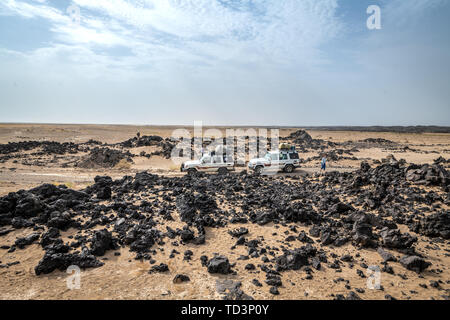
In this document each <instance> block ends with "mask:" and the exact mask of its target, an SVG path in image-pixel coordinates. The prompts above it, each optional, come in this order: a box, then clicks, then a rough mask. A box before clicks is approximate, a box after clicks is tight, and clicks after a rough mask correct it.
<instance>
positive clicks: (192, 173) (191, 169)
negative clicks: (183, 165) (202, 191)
mask: <svg viewBox="0 0 450 320" xmlns="http://www.w3.org/2000/svg"><path fill="white" fill-rule="evenodd" d="M187 173H188V174H190V175H194V174H196V173H197V170H196V169H194V168H190V169H188V171H187Z"/></svg>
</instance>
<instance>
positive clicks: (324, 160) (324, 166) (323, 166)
mask: <svg viewBox="0 0 450 320" xmlns="http://www.w3.org/2000/svg"><path fill="white" fill-rule="evenodd" d="M326 170H327V158H326V157H325V155H323V156H322V161H321V162H320V171H321V172H325V171H326Z"/></svg>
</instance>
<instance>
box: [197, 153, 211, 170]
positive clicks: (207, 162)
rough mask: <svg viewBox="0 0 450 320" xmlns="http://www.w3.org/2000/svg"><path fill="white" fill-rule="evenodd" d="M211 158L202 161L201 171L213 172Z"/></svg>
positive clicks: (207, 157) (204, 158)
mask: <svg viewBox="0 0 450 320" xmlns="http://www.w3.org/2000/svg"><path fill="white" fill-rule="evenodd" d="M211 161H212V159H211V156H203V157H202V158H201V160H200V166H199V168H198V169H199V171H205V172H207V171H211V170H213V167H212V164H211Z"/></svg>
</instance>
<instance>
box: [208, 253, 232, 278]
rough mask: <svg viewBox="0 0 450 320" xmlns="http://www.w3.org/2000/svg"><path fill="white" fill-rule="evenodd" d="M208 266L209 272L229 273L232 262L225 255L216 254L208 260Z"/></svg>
mask: <svg viewBox="0 0 450 320" xmlns="http://www.w3.org/2000/svg"><path fill="white" fill-rule="evenodd" d="M207 266H208V272H209V273H221V274H228V273H230V271H231V267H230V262H229V261H228V258H227V257H225V256H215V257H214V258H212V259H211V260H209V261H208V265H207Z"/></svg>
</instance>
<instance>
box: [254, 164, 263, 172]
mask: <svg viewBox="0 0 450 320" xmlns="http://www.w3.org/2000/svg"><path fill="white" fill-rule="evenodd" d="M263 168H264V167H263V166H256V168H255V173H256V174H261V173H262V171H263Z"/></svg>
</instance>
